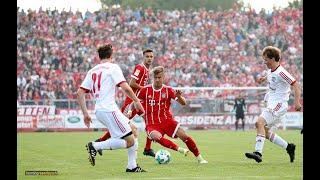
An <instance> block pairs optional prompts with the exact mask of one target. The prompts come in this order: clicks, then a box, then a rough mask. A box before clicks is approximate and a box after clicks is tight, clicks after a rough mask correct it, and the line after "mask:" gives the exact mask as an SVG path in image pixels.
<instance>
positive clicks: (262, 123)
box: [255, 118, 265, 128]
mask: <svg viewBox="0 0 320 180" xmlns="http://www.w3.org/2000/svg"><path fill="white" fill-rule="evenodd" d="M255 125H256V128H264V126H265V122H264V120H263V119H260V118H258V120H257V122H256V123H255Z"/></svg>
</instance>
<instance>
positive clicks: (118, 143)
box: [92, 138, 127, 150]
mask: <svg viewBox="0 0 320 180" xmlns="http://www.w3.org/2000/svg"><path fill="white" fill-rule="evenodd" d="M92 145H93V147H94V149H96V150H100V149H107V150H113V149H124V148H126V147H127V142H126V141H125V140H123V139H115V138H110V139H108V140H106V141H101V142H92Z"/></svg>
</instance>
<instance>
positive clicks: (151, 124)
mask: <svg viewBox="0 0 320 180" xmlns="http://www.w3.org/2000/svg"><path fill="white" fill-rule="evenodd" d="M152 75H153V84H150V85H147V86H145V87H143V88H142V89H141V90H140V92H139V93H138V95H137V96H138V98H139V99H140V101H141V104H142V106H143V108H144V110H145V114H144V115H142V116H143V118H144V120H145V123H146V132H147V134H148V136H149V137H150V138H151V139H152V140H154V141H156V142H157V143H159V144H161V145H162V146H164V147H167V148H170V149H172V150H175V151H178V152H180V153H182V154H184V155H185V156H186V155H187V153H188V152H189V150H190V151H191V152H192V153H193V154H194V155H195V157H196V158H197V160H198V162H199V163H201V164H206V163H208V161H206V160H204V159H203V157H202V156H201V154H200V152H199V150H198V148H197V145H196V143H195V142H194V140H193V139H192V138H191V137H190V136H188V135H187V134H186V132H185V131H184V130H183V129H182V128H180V123H178V122H177V121H175V120H174V117H173V115H172V112H171V110H170V106H171V99H174V100H176V101H177V102H179V103H180V104H181V105H186V100H185V98H184V97H183V96H182V92H181V91H180V90H176V91H175V90H173V88H172V87H170V86H166V85H164V84H163V81H164V67H162V66H157V67H155V68H154V69H153V70H152ZM165 134H166V135H168V136H170V137H172V138H177V137H179V138H180V139H181V140H182V141H183V142H184V143H185V144H186V145H187V147H188V149H189V150H187V149H185V148H181V147H179V146H178V145H177V144H175V143H173V142H172V141H170V140H169V139H166V138H165V137H164V135H165Z"/></svg>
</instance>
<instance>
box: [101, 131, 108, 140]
mask: <svg viewBox="0 0 320 180" xmlns="http://www.w3.org/2000/svg"><path fill="white" fill-rule="evenodd" d="M110 137H111V135H110V132H109V131H107V132H106V133H105V134H104V135H103V136H102V137H100V138H99V139H100V141H105V140H107V139H109V138H110Z"/></svg>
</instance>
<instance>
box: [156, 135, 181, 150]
mask: <svg viewBox="0 0 320 180" xmlns="http://www.w3.org/2000/svg"><path fill="white" fill-rule="evenodd" d="M157 142H158V143H159V144H161V145H162V146H164V147H166V148H169V149H172V150H175V151H178V145H176V144H175V143H173V142H172V141H170V140H169V139H166V138H164V137H161V138H160V139H159V140H157Z"/></svg>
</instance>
